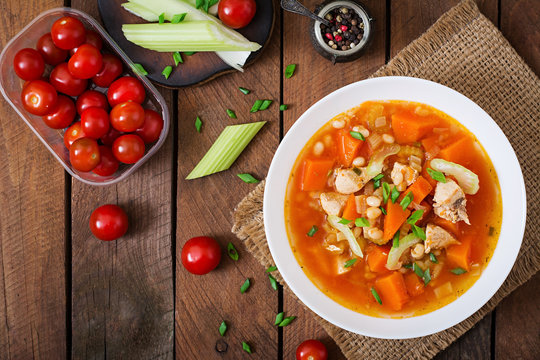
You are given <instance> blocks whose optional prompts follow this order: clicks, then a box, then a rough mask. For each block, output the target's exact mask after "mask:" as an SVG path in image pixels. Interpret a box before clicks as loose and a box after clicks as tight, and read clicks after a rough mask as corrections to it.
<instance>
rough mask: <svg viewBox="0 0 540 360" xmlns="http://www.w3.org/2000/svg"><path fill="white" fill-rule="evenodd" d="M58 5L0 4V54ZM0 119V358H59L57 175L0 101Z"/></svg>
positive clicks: (62, 325)
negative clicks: (12, 39) (27, 25)
mask: <svg viewBox="0 0 540 360" xmlns="http://www.w3.org/2000/svg"><path fill="white" fill-rule="evenodd" d="M62 4H63V2H62V1H58V0H50V1H25V2H21V1H15V0H9V1H2V3H0V29H1V31H0V44H1V46H2V47H3V46H4V45H5V44H6V43H7V42H8V40H9V39H10V38H11V37H12V36H14V35H15V34H16V33H17V32H18V31H19V30H21V29H22V28H23V27H24V26H25V25H26V24H27V23H28V22H30V21H31V20H32V19H33V18H34V17H36V16H37V15H38V14H39V13H40V12H42V11H44V10H46V9H48V8H52V7H56V6H61V5H62ZM36 40H37V39H36ZM0 114H1V117H0V163H1V164H2V165H3V166H2V168H3V169H2V171H0V206H1V208H2V216H1V217H0V277H1V278H2V281H1V282H0V297H1V298H2V301H0V323H1V325H0V358H2V359H32V358H34V359H54V358H58V357H60V358H61V357H65V354H66V294H65V257H64V254H65V241H66V239H65V233H64V222H65V216H64V170H63V168H62V166H61V165H60V164H59V163H58V162H57V161H56V159H55V158H54V157H53V156H52V155H51V154H50V153H49V151H48V150H47V149H46V148H45V147H44V145H43V144H42V143H41V142H40V141H39V140H38V138H37V137H35V136H34V134H33V133H32V131H31V130H30V129H29V128H28V127H27V126H26V124H25V123H24V122H23V121H22V119H20V118H19V116H18V115H17V114H16V113H15V111H13V110H12V108H11V107H10V106H9V105H8V103H7V102H5V101H4V99H3V98H2V100H1V101H0Z"/></svg>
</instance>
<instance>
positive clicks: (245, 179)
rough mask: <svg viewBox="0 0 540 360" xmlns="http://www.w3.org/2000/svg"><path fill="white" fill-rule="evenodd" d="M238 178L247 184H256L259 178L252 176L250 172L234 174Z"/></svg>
mask: <svg viewBox="0 0 540 360" xmlns="http://www.w3.org/2000/svg"><path fill="white" fill-rule="evenodd" d="M236 176H238V177H239V178H240V179H242V181H243V182H245V183H248V184H256V183H258V182H260V180H257V179H255V178H254V177H253V175H251V174H236Z"/></svg>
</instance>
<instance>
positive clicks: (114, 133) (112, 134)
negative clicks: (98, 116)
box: [99, 126, 124, 146]
mask: <svg viewBox="0 0 540 360" xmlns="http://www.w3.org/2000/svg"><path fill="white" fill-rule="evenodd" d="M122 135H124V134H123V133H121V132H120V131H118V130H116V129H115V128H113V127H112V126H111V127H109V132H108V133H107V134H105V135H104V136H102V137H100V138H99V140H101V142H102V143H103V144H104V145H107V146H112V144H113V143H114V140H116V139H118V138H119V137H120V136H122Z"/></svg>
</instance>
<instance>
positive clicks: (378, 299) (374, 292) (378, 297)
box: [371, 286, 382, 305]
mask: <svg viewBox="0 0 540 360" xmlns="http://www.w3.org/2000/svg"><path fill="white" fill-rule="evenodd" d="M371 295H373V297H374V298H375V300H377V302H378V303H379V305H382V301H381V297H380V296H379V294H378V293H377V290H375V288H374V287H373V286H372V287H371Z"/></svg>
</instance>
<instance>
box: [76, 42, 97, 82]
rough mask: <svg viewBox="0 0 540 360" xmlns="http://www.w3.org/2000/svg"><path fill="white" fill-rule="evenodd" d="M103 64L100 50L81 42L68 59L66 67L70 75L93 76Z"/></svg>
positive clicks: (86, 77)
mask: <svg viewBox="0 0 540 360" xmlns="http://www.w3.org/2000/svg"><path fill="white" fill-rule="evenodd" d="M102 66H103V59H102V57H101V52H99V50H98V49H97V48H96V47H95V46H92V45H90V44H82V45H81V46H79V48H78V49H77V52H76V53H75V54H74V55H73V56H72V57H71V58H70V59H69V61H68V69H69V72H70V73H71V75H73V76H75V77H76V78H79V79H90V78H92V77H94V76H95V75H96V74H97V73H98V72H99V71H100V70H101V67H102Z"/></svg>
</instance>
